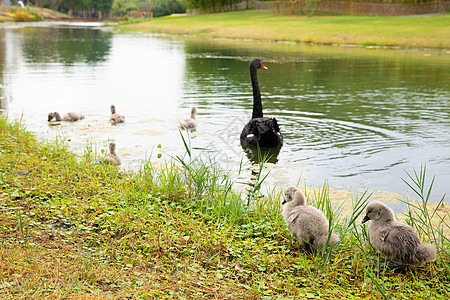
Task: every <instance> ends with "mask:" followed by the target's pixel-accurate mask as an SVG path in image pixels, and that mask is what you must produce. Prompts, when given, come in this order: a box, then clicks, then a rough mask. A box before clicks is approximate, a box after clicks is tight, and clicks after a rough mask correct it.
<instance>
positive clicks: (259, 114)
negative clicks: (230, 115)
mask: <svg viewBox="0 0 450 300" xmlns="http://www.w3.org/2000/svg"><path fill="white" fill-rule="evenodd" d="M261 68H263V69H267V68H266V67H265V66H264V64H263V63H262V62H261V61H260V60H259V59H257V58H255V59H253V60H252V61H251V62H250V78H251V80H252V88H253V113H252V119H251V120H250V121H249V122H248V123H247V125H245V127H244V129H243V130H242V133H241V145H242V146H243V147H244V148H247V147H248V146H250V145H254V146H256V145H259V146H260V147H269V148H273V147H281V146H282V145H283V135H282V134H281V132H280V127H279V126H278V122H277V120H276V119H275V118H268V117H264V116H263V108H262V102H261V93H260V91H259V85H258V78H257V75H256V73H257V70H258V69H261Z"/></svg>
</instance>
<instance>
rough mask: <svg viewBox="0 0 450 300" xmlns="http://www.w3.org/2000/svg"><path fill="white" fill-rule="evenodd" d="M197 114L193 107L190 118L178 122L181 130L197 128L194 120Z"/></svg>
mask: <svg viewBox="0 0 450 300" xmlns="http://www.w3.org/2000/svg"><path fill="white" fill-rule="evenodd" d="M196 113H197V108H196V107H195V106H194V107H192V108H191V117H190V118H188V119H185V120H183V121H180V128H181V129H194V128H196V127H197V120H196V119H195V114H196Z"/></svg>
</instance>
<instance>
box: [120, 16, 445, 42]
mask: <svg viewBox="0 0 450 300" xmlns="http://www.w3.org/2000/svg"><path fill="white" fill-rule="evenodd" d="M117 28H118V29H120V30H123V31H140V32H155V33H166V34H177V35H196V36H202V37H206V38H230V39H255V40H264V41H290V42H299V43H315V44H327V45H331V44H337V45H348V44H352V45H359V46H375V45H378V46H399V47H405V48H445V49H449V48H450V14H443V15H433V16H421V17H418V16H414V17H413V16H402V17H387V16H317V17H293V16H278V15H275V14H273V13H271V12H255V11H245V12H231V13H222V14H209V15H197V16H184V17H177V18H156V19H153V20H151V21H146V22H138V23H123V24H121V25H119V26H118V27H117Z"/></svg>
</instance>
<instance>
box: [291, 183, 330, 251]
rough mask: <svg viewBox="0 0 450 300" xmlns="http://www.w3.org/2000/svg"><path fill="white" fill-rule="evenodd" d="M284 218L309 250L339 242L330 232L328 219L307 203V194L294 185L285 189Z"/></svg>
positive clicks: (303, 245) (302, 244)
mask: <svg viewBox="0 0 450 300" xmlns="http://www.w3.org/2000/svg"><path fill="white" fill-rule="evenodd" d="M283 204H284V207H283V212H282V214H283V218H284V221H285V222H286V225H287V228H288V229H289V231H290V232H291V233H292V234H293V235H294V236H295V238H296V239H297V240H298V241H299V242H300V245H301V246H302V247H304V248H306V249H307V250H310V248H313V249H317V250H320V249H322V248H323V247H324V245H325V244H327V245H328V246H333V245H334V244H336V243H337V242H338V237H337V235H335V234H331V235H330V233H329V224H328V220H327V218H326V217H325V215H324V214H323V212H321V211H320V210H318V209H317V208H315V207H312V206H309V205H306V199H305V195H304V194H303V193H302V192H301V191H300V190H299V189H298V188H296V187H294V186H292V187H289V188H287V189H286V191H285V200H284V201H283Z"/></svg>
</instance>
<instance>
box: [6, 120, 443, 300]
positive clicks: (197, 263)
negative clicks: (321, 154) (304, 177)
mask: <svg viewBox="0 0 450 300" xmlns="http://www.w3.org/2000/svg"><path fill="white" fill-rule="evenodd" d="M190 154H191V153H190V151H189V148H187V150H186V155H185V157H178V158H173V159H169V158H168V159H167V162H166V164H165V165H164V166H163V167H162V168H158V170H157V169H156V168H153V166H152V164H151V162H145V163H144V164H143V166H142V168H141V171H140V172H138V173H127V172H124V171H122V170H120V169H117V168H115V167H112V166H105V165H100V164H98V163H97V161H98V158H96V157H94V156H93V153H92V151H91V150H90V149H86V151H85V153H84V155H83V156H82V157H76V156H75V155H74V154H72V153H70V152H68V151H67V150H66V146H65V143H64V141H60V140H58V141H54V142H50V143H41V142H37V141H36V140H35V138H34V137H33V136H32V135H31V134H29V133H28V132H27V131H25V130H24V129H23V128H22V126H21V125H20V124H19V123H9V122H7V121H6V119H5V118H4V117H0V188H1V192H0V236H1V243H0V298H1V299H43V298H51V299H87V298H89V299H124V298H126V299H136V298H144V299H148V298H176V299H180V298H181V299H211V298H214V299H263V298H268V299H294V298H295V299H306V298H307V299H314V298H317V299H319V298H320V299H383V298H396V299H418V298H421V299H423V298H430V299H448V298H449V296H450V275H449V274H450V272H449V271H450V258H449V252H450V249H449V248H450V245H449V241H448V238H446V236H448V235H446V234H445V233H444V230H448V224H445V223H443V222H442V220H444V221H445V220H446V222H447V223H448V218H449V215H448V212H446V213H442V215H441V217H440V219H439V220H441V222H440V223H438V224H434V225H433V226H432V225H431V224H430V222H428V221H427V220H428V219H427V217H426V216H430V214H433V213H435V214H437V213H441V208H442V206H440V208H439V207H436V209H434V210H430V211H428V210H427V209H424V210H420V209H419V210H417V209H414V207H413V206H411V208H413V209H414V211H412V212H410V213H409V214H408V216H407V219H408V221H409V222H410V223H411V224H412V225H413V226H414V227H416V228H417V230H418V231H419V233H420V235H421V238H422V239H431V240H433V241H434V243H435V244H436V246H437V247H438V249H439V255H438V257H439V258H438V260H437V261H435V262H433V263H431V264H427V265H425V266H421V267H414V268H412V267H411V268H407V269H406V270H404V271H403V272H401V273H396V272H394V270H391V269H388V268H386V266H385V265H384V264H383V263H384V259H383V258H382V257H381V256H380V255H379V254H378V253H377V252H376V251H375V250H374V249H373V248H372V247H371V246H370V244H369V243H368V242H367V236H366V231H365V226H363V225H361V220H362V216H360V214H361V211H362V210H363V209H364V206H365V204H366V202H367V200H368V198H369V197H368V196H369V195H362V196H361V197H359V198H355V199H348V201H350V202H353V209H352V211H353V214H350V215H349V216H347V217H344V216H342V215H341V214H340V213H339V212H338V209H337V208H331V204H330V203H331V202H330V199H329V193H328V189H327V187H326V186H325V187H323V188H321V189H320V190H319V191H318V192H315V193H313V194H310V195H308V200H309V201H310V202H311V203H312V204H313V205H315V206H318V207H319V208H321V209H322V210H324V211H325V212H326V213H327V215H328V216H329V218H330V219H331V220H332V224H333V228H332V229H333V231H334V232H335V233H337V234H339V235H340V237H341V242H340V243H339V244H338V245H337V246H336V247H335V248H334V249H332V250H331V251H328V250H324V251H321V252H319V253H315V254H304V253H301V251H299V249H298V248H297V247H296V243H295V242H294V241H293V238H292V236H291V235H290V234H289V233H288V232H287V231H286V228H285V225H284V222H283V220H282V218H281V216H280V200H281V199H280V195H279V194H277V193H275V192H274V193H273V195H271V196H269V197H261V195H260V193H259V192H258V183H259V182H260V180H261V178H260V179H259V181H258V179H257V181H256V182H255V185H254V186H253V193H250V196H249V197H247V198H244V199H242V195H240V194H236V193H235V192H234V191H233V188H232V187H233V184H234V183H233V181H232V180H231V179H230V178H229V177H228V176H226V174H223V173H222V172H220V171H219V170H217V169H216V168H215V166H214V164H209V163H207V162H202V161H198V160H196V159H195V158H193V157H190ZM421 174H422V173H418V176H412V178H408V177H406V180H407V182H408V183H409V184H410V185H411V187H412V188H414V189H417V190H418V193H419V194H420V195H421V197H422V198H423V200H424V202H426V195H427V188H426V187H422V186H421V182H422V181H424V180H423V178H422V176H421ZM421 204H423V203H420V204H419V206H420V205H421ZM419 208H420V207H419ZM419 218H421V220H419Z"/></svg>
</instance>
